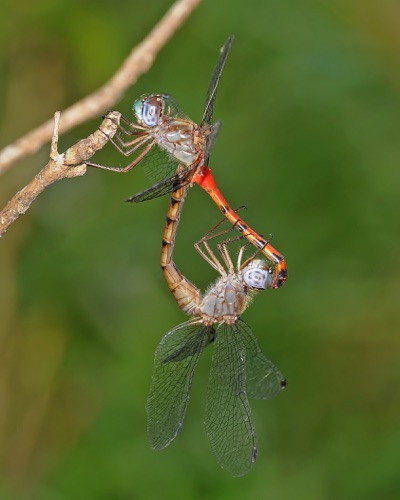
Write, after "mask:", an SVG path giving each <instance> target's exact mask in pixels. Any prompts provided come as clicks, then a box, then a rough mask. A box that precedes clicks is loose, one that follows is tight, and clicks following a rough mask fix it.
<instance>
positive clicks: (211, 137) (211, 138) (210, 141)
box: [204, 122, 222, 167]
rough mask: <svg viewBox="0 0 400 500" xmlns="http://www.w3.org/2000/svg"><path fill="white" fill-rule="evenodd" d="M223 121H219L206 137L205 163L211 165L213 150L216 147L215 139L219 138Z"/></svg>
mask: <svg viewBox="0 0 400 500" xmlns="http://www.w3.org/2000/svg"><path fill="white" fill-rule="evenodd" d="M221 127H222V122H217V123H214V125H212V127H211V128H210V133H209V134H208V135H207V139H206V149H205V151H204V165H207V167H208V166H209V162H210V155H211V151H212V149H213V147H214V144H215V141H216V140H217V137H218V134H219V132H220V130H221Z"/></svg>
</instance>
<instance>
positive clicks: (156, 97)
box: [133, 94, 164, 127]
mask: <svg viewBox="0 0 400 500" xmlns="http://www.w3.org/2000/svg"><path fill="white" fill-rule="evenodd" d="M163 111H164V96H162V95H160V94H144V95H142V96H140V97H139V99H136V101H135V102H134V104H133V112H134V113H135V117H136V119H137V121H138V123H139V124H141V125H144V126H145V127H156V126H157V125H158V124H159V121H160V118H161V116H162V115H163Z"/></svg>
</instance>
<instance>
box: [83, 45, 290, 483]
mask: <svg viewBox="0 0 400 500" xmlns="http://www.w3.org/2000/svg"><path fill="white" fill-rule="evenodd" d="M232 42H233V37H230V38H229V39H228V40H227V42H226V43H225V45H224V46H223V48H222V49H221V53H220V57H219V60H218V63H217V66H216V68H215V70H214V72H213V75H212V78H211V81H210V85H209V88H208V92H207V96H206V104H205V111H204V114H203V118H202V121H201V123H200V125H198V124H196V123H194V122H193V121H191V120H189V119H188V118H186V117H185V116H184V115H183V114H182V113H181V111H180V110H179V108H178V107H177V106H176V104H175V103H174V101H173V100H172V99H171V97H170V96H168V95H164V94H149V95H144V96H142V97H141V98H139V99H138V100H136V101H135V103H134V106H133V111H134V115H135V121H133V122H131V121H128V120H127V119H126V118H123V117H122V118H121V123H120V124H119V126H118V128H119V130H118V133H117V135H116V136H115V137H114V138H113V139H112V140H111V141H112V143H113V144H114V146H115V147H116V148H117V149H118V151H119V152H120V153H122V154H123V155H125V156H127V157H128V156H129V157H132V158H133V161H131V163H130V164H129V165H127V166H126V167H110V166H104V165H99V164H95V163H87V164H88V165H89V166H92V167H97V168H103V169H107V170H113V171H117V172H128V171H129V170H131V169H132V168H134V167H135V166H136V165H137V164H139V163H140V164H141V165H142V166H143V168H144V169H145V171H146V172H147V173H148V175H149V176H150V177H151V178H152V179H153V180H155V182H156V183H155V184H154V185H153V186H152V187H151V188H149V189H147V190H146V191H143V192H142V193H139V194H137V195H135V196H132V197H131V198H129V200H128V201H131V202H141V201H145V200H149V199H153V198H156V197H158V196H161V195H164V194H167V193H171V192H172V198H171V203H170V206H169V209H168V213H167V220H166V224H165V229H164V234H163V239H162V252H161V267H162V270H163V272H164V275H165V278H166V281H167V284H168V287H169V289H170V290H171V292H172V294H173V295H174V297H175V300H176V301H177V303H178V306H179V307H180V308H181V309H182V310H183V311H184V312H185V313H187V314H189V315H190V316H191V317H192V318H191V319H190V320H189V321H187V322H185V323H183V324H181V325H179V326H177V327H175V328H173V329H172V330H171V331H169V332H168V333H167V334H166V335H165V336H164V337H163V339H162V340H161V342H160V344H159V346H158V348H157V350H156V353H155V361H154V369H153V377H152V383H151V388H150V393H149V396H148V399H147V416H148V436H149V440H150V443H151V446H152V447H153V448H154V449H156V450H160V449H162V448H165V447H166V446H168V445H169V444H170V443H171V442H172V441H173V440H174V439H175V437H176V436H177V435H178V434H179V432H180V430H181V428H182V425H183V420H184V417H185V413H186V408H187V405H188V401H189V396H190V390H191V385H192V380H193V375H194V371H195V368H196V365H197V362H198V360H199V357H200V355H201V353H202V352H203V351H204V349H205V348H206V347H207V346H208V345H209V344H213V348H214V351H213V356H212V361H211V371H210V375H209V382H208V388H207V396H206V410H205V418H204V424H205V428H206V433H207V436H208V439H209V442H210V445H211V448H212V450H213V452H214V455H215V457H216V459H217V461H218V463H219V464H220V465H221V467H222V468H224V469H225V470H226V471H227V472H229V473H230V474H232V475H234V476H241V475H243V474H245V473H247V472H248V471H249V470H250V469H251V467H252V466H253V464H254V462H255V460H256V458H257V439H256V432H255V426H254V421H253V418H252V414H251V409H250V405H249V401H248V399H249V398H255V399H270V398H272V397H274V396H276V395H277V394H278V393H279V392H280V391H281V390H282V389H283V388H284V387H285V385H286V382H285V379H284V377H283V376H282V374H281V372H280V371H279V369H278V368H277V367H276V366H275V365H274V364H273V363H272V362H271V361H270V360H269V359H268V358H267V357H266V356H265V355H264V354H263V353H262V351H261V349H260V346H259V344H258V342H257V339H256V337H255V336H254V334H253V332H252V331H251V329H250V328H249V326H248V325H247V324H246V323H245V322H244V321H243V320H242V319H241V318H240V317H241V314H242V313H243V312H244V311H245V309H246V308H247V307H248V305H249V303H250V301H251V299H252V298H253V296H254V295H255V294H256V293H257V292H258V291H260V290H266V289H269V288H279V287H281V286H282V285H283V284H284V282H285V280H286V277H287V270H286V263H285V259H284V258H283V256H282V255H281V254H280V253H279V252H278V251H277V250H276V249H275V248H273V247H272V245H271V244H270V243H269V242H268V241H267V240H265V239H264V238H263V237H262V236H260V235H259V234H258V233H257V232H255V231H254V230H253V229H251V228H250V227H249V226H248V225H247V224H246V223H245V222H244V220H243V219H241V218H240V217H239V216H238V214H237V212H236V211H235V210H233V209H232V208H231V207H230V206H229V204H228V203H227V201H226V200H225V198H224V197H223V196H222V194H221V192H220V190H219V189H218V187H217V185H216V183H215V180H214V178H213V176H212V173H211V170H210V169H209V167H208V164H209V158H210V153H211V150H212V148H213V146H214V143H215V140H216V138H217V135H218V133H219V131H220V128H221V122H217V123H214V124H213V123H212V118H213V109H214V103H215V98H216V92H217V87H218V84H219V81H220V78H221V75H222V72H223V69H224V66H225V62H226V59H227V57H228V53H229V50H230V47H231V44H232ZM194 184H198V185H199V186H201V187H202V188H203V189H205V190H206V192H208V194H209V195H210V196H211V198H212V199H213V200H214V202H215V203H216V204H217V206H218V207H219V209H220V210H221V212H222V213H223V215H224V216H225V217H226V219H227V220H228V221H229V222H230V223H231V224H233V226H232V228H231V229H229V230H228V231H231V230H237V231H238V233H239V234H238V236H237V237H226V238H225V239H222V240H221V237H223V236H224V235H225V234H226V233H227V232H228V231H221V230H220V231H217V227H218V226H219V225H217V226H216V227H215V228H213V229H212V230H211V231H209V232H208V233H207V234H206V235H205V236H204V237H203V238H202V239H201V240H199V241H198V242H197V243H196V244H195V248H196V250H197V251H198V252H199V253H200V255H201V256H202V257H203V258H204V260H205V261H206V262H207V263H208V264H210V265H211V266H212V267H213V268H214V269H215V270H216V271H217V272H218V273H219V274H220V277H219V278H218V280H217V281H216V282H215V283H214V284H213V285H212V286H211V287H210V288H209V289H208V291H207V293H205V294H204V295H202V293H201V291H200V290H199V289H198V288H197V287H196V286H195V285H193V284H192V283H191V282H190V281H189V280H188V279H187V278H185V276H183V274H182V273H181V272H180V271H179V269H178V267H177V266H176V264H175V263H174V261H173V251H174V244H175V237H176V233H177V230H178V226H179V220H180V216H181V212H182V208H183V202H184V200H185V198H186V195H187V193H188V190H189V188H190V187H192V186H193V185H194ZM216 237H218V238H219V240H218V241H219V242H218V244H217V250H218V252H219V255H220V258H218V257H217V254H216V252H215V251H214V250H213V249H212V247H211V243H212V240H214V238H216ZM244 239H246V240H247V243H246V244H243V245H242V246H241V248H240V249H239V253H238V258H237V263H236V267H235V265H234V263H233V261H232V258H231V256H230V252H229V249H230V248H231V245H232V244H233V242H234V241H238V240H240V241H241V240H244ZM250 244H252V245H253V246H255V247H256V249H257V250H256V251H254V252H253V254H252V255H251V256H250V257H248V258H245V252H246V251H247V250H248V248H249V245H250ZM260 254H263V258H259V256H260Z"/></svg>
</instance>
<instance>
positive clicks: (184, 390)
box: [146, 320, 214, 450]
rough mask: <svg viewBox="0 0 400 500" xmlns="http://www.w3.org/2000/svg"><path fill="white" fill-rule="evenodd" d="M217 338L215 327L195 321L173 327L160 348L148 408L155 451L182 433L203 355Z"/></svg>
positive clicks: (150, 435)
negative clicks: (195, 371) (195, 374)
mask: <svg viewBox="0 0 400 500" xmlns="http://www.w3.org/2000/svg"><path fill="white" fill-rule="evenodd" d="M213 339H214V329H213V327H204V326H202V324H201V323H200V322H199V320H191V321H187V322H186V323H183V324H181V325H179V326H177V327H175V328H173V329H172V330H171V331H170V332H168V333H167V334H166V335H165V336H164V337H163V338H162V340H161V342H160V344H159V345H158V347H157V349H156V353H155V358H154V368H153V377H152V382H151V387H150V392H149V395H148V398H147V405H146V409H147V432H148V437H149V441H150V445H151V446H152V448H153V449H155V450H161V449H162V448H165V447H166V446H168V445H169V444H170V443H171V441H173V439H174V438H175V437H176V436H177V435H178V434H179V432H180V430H181V428H182V425H183V420H184V417H185V413H186V408H187V405H188V402H189V396H190V389H191V386H192V380H193V374H194V370H195V368H196V365H197V362H198V360H199V356H200V354H201V352H202V351H203V349H204V348H205V347H206V346H207V345H208V344H209V343H210V342H212V341H213Z"/></svg>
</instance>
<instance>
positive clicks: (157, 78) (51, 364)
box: [0, 0, 400, 500]
mask: <svg viewBox="0 0 400 500" xmlns="http://www.w3.org/2000/svg"><path fill="white" fill-rule="evenodd" d="M170 3H171V2H170V1H165V0H162V1H161V0H159V1H158V2H146V4H144V3H143V2H139V1H137V0H132V1H130V2H128V1H120V2H118V4H115V3H114V4H113V3H112V2H99V1H96V2H95V1H88V2H85V3H82V2H78V1H75V0H69V1H65V0H58V1H57V2H54V1H53V2H50V1H48V0H37V1H36V2H27V1H25V2H24V1H23V0H16V1H14V2H10V1H7V0H6V2H5V3H4V2H3V5H2V15H1V17H0V120H1V121H0V127H1V135H0V137H1V142H2V145H6V144H8V143H9V142H10V141H12V140H13V139H16V138H18V137H19V136H20V135H22V134H23V133H25V132H27V131H29V130H30V129H31V128H32V127H34V126H35V125H38V124H40V123H42V122H43V121H44V120H45V119H47V118H48V117H50V116H51V115H52V114H53V113H54V111H55V110H57V109H63V108H65V107H66V106H68V105H70V104H71V103H73V102H75V101H76V100H77V99H79V98H81V97H82V96H84V95H86V94H87V93H89V92H91V91H92V90H94V89H95V88H97V87H98V86H99V85H101V84H102V83H103V82H104V81H105V80H106V79H108V78H109V76H110V75H111V74H112V73H113V72H114V71H115V69H116V68H117V67H118V66H119V65H120V63H121V61H122V60H123V59H124V57H125V56H126V55H127V54H128V52H129V50H130V49H131V47H132V46H133V45H134V44H136V43H137V42H139V41H140V40H141V39H142V37H143V36H144V35H145V34H146V33H147V32H148V30H149V29H150V28H151V27H152V26H153V25H154V23H155V22H156V21H157V20H158V19H159V18H160V17H161V15H162V14H163V13H164V12H165V11H166V9H167V7H168V6H169V5H170ZM399 19H400V7H399V4H398V3H397V2H394V1H390V0H385V1H382V0H379V1H378V0H346V1H343V0H338V1H336V2H328V1H324V0H296V1H290V0H289V1H287V2H279V1H276V0H267V1H265V2H257V1H256V0H247V1H246V2H241V1H238V0H231V1H230V2H215V1H214V2H213V1H210V0H208V1H207V0H206V1H204V3H203V5H202V6H201V7H200V8H199V9H198V10H197V11H196V12H195V13H194V15H192V17H191V18H190V19H189V21H188V22H187V24H186V25H185V26H184V27H183V28H182V29H181V30H180V31H179V33H178V34H177V35H176V36H175V37H174V38H173V40H172V42H171V43H170V44H168V46H167V47H165V49H164V50H163V51H162V53H161V55H160V56H159V58H158V59H157V61H156V63H155V64H154V66H153V68H152V69H151V71H150V72H149V73H148V74H146V75H145V76H144V77H142V78H141V79H140V81H139V82H138V83H137V85H136V86H135V87H134V88H132V89H131V90H130V91H129V92H128V93H127V95H126V96H125V98H124V99H123V100H122V101H121V102H120V103H119V104H118V105H117V106H116V109H118V110H120V111H122V112H123V113H124V114H125V115H127V116H129V113H130V108H131V104H132V101H133V100H134V99H135V98H136V97H137V96H138V95H140V94H142V93H144V92H148V91H151V92H158V91H160V92H168V93H171V94H172V95H174V96H175V98H176V100H177V101H178V102H179V103H180V104H181V107H182V108H183V109H184V110H185V111H186V112H187V114H188V115H189V116H191V117H192V118H193V119H195V120H198V119H199V118H200V116H201V110H202V106H203V99H204V94H205V91H206V88H207V84H208V80H209V77H210V74H211V71H212V68H213V66H214V64H215V62H216V59H217V56H218V49H219V48H220V46H221V45H222V44H223V42H224V41H225V39H226V38H227V36H228V35H229V34H231V33H234V34H235V35H236V40H235V43H234V46H233V49H232V52H231V55H230V57H229V61H228V64H227V67H226V71H225V74H224V76H223V79H222V82H221V86H220V91H219V95H218V100H217V106H216V113H215V117H216V118H217V119H222V120H223V122H224V128H223V131H222V133H221V136H220V138H219V140H218V143H217V146H216V148H215V150H214V154H213V158H212V165H213V166H214V173H215V176H216V178H217V180H218V182H219V184H220V185H221V187H222V189H223V191H224V193H225V195H226V197H227V199H228V200H230V201H231V203H232V205H233V206H239V205H241V204H244V203H245V204H247V205H248V207H249V210H248V211H247V213H246V214H245V218H246V219H247V221H248V222H249V223H250V224H251V225H252V226H253V227H254V228H255V229H257V230H258V231H260V232H263V233H264V234H269V233H273V235H274V242H273V243H274V245H275V246H276V247H277V248H278V249H280V250H281V251H282V252H283V253H284V255H285V257H286V258H287V262H288V267H289V273H290V274H289V280H288V282H287V285H286V286H285V287H284V288H283V289H281V290H279V291H274V292H266V293H265V294H261V295H260V296H259V297H258V298H257V299H256V301H255V303H254V304H253V306H252V307H251V309H249V311H248V312H247V313H246V315H245V319H246V320H247V322H248V323H249V324H250V325H251V326H252V328H253V330H254V332H255V333H256V334H257V336H258V338H259V340H260V343H261V345H262V346H263V349H264V350H265V351H266V352H267V353H268V355H269V356H270V357H271V359H273V360H274V361H275V362H276V363H277V364H278V365H279V366H280V368H281V369H282V371H283V372H284V373H285V375H286V377H287V379H288V388H287V390H286V392H284V393H283V394H282V395H280V396H279V397H278V398H277V399H276V400H273V401H270V402H254V403H253V404H252V408H253V412H254V415H255V420H256V425H257V430H258V434H259V441H260V453H259V460H258V462H257V464H256V466H255V467H254V470H253V471H252V472H251V473H250V474H249V475H247V476H246V477H244V478H241V479H233V478H231V477H229V476H227V475H226V474H225V473H224V472H223V471H221V470H220V469H219V468H218V466H217V465H216V463H215V461H214V459H213V457H212V455H211V452H210V450H209V447H208V443H207V440H206V437H205V434H204V431H203V427H202V418H203V406H204V395H205V387H206V381H207V373H208V364H209V361H210V353H207V354H206V355H205V356H204V359H203V360H202V363H201V364H200V367H199V369H198V373H197V375H196V380H195V383H194V387H193V391H192V399H191V403H190V406H189V411H188V415H187V418H186V421H185V426H184V429H183V432H182V434H181V436H180V437H179V439H177V440H176V442H175V443H174V444H173V445H172V446H171V447H170V448H169V449H167V450H165V451H164V452H160V453H155V452H153V451H151V450H150V449H149V446H148V444H147V441H146V422H145V409H144V407H145V398H146V393H147V390H148V387H149V383H150V376H151V368H152V358H153V353H154V350H155V347H156V345H157V344H158V342H159V340H160V339H161V337H162V335H163V334H164V333H165V332H167V331H168V330H169V329H170V328H172V327H173V326H174V325H176V324H178V323H180V322H182V321H184V319H185V318H184V317H183V315H182V314H181V312H180V311H179V310H178V309H177V307H176V305H175V303H174V301H173V299H172V297H171V296H170V294H169V292H168V290H167V287H166V285H165V283H164V282H163V277H162V274H161V272H160V270H159V264H158V259H159V251H160V240H161V233H162V228H163V224H164V218H165V212H166V208H167V204H168V200H167V199H159V200H155V201H154V202H152V203H148V204H143V205H141V206H131V205H128V204H124V203H123V200H124V199H126V198H127V197H128V196H129V195H132V194H134V193H136V192H138V191H139V190H141V189H142V188H144V187H146V186H147V185H148V181H147V180H146V179H145V177H144V175H143V174H142V172H141V171H140V169H138V170H135V171H134V172H131V173H130V174H127V175H115V174H113V173H109V172H101V171H89V172H88V173H87V175H85V176H84V178H78V179H75V180H71V181H64V182H62V183H59V185H54V186H52V187H51V188H50V189H48V190H47V192H45V194H44V195H42V196H41V197H40V199H39V200H38V201H37V202H35V203H34V205H33V206H32V208H31V210H30V211H29V213H28V214H27V215H26V216H25V217H23V218H22V219H21V220H19V221H18V223H17V224H15V225H14V226H13V227H12V228H11V229H10V230H9V232H8V233H7V234H6V235H5V237H4V238H3V240H2V241H1V245H0V276H1V286H0V469H1V471H0V498H2V499H3V498H4V499H11V500H12V499H24V498H29V499H40V500H54V499H55V500H59V499H60V500H64V499H70V498H73V499H80V498H82V499H83V498H84V499H139V498H140V499H153V498H164V499H172V498H173V499H187V498H193V499H201V498H214V499H225V498H229V499H235V498H238V499H239V498H244V497H245V498H247V499H256V498H271V499H272V498H273V499H274V500H281V499H292V498H296V499H303V498H304V499H307V500H310V499H338V498H340V499H354V498H357V499H376V498H380V499H395V498H399V494H400V479H399V478H400V476H399V463H400V452H399V450H400V430H399V417H400V405H399V382H400V376H399V368H398V367H399V335H398V333H399V314H398V310H399V291H400V266H399V250H400V236H399V217H398V214H399V208H400V196H399V181H400V174H399V164H400V147H399V131H400V65H399V60H400V31H399V29H398V23H399ZM99 122H100V120H97V121H93V122H92V123H88V124H85V125H84V126H81V127H79V128H78V129H76V130H74V131H73V132H71V133H69V134H68V135H66V136H64V137H63V138H62V140H61V147H60V150H61V151H62V150H64V149H65V148H66V147H68V146H69V145H70V144H72V143H74V142H75V141H76V140H78V139H80V138H82V137H84V136H86V135H87V134H89V133H90V132H91V131H93V129H94V128H95V127H96V126H97V124H98V123H99ZM47 155H48V148H44V149H43V150H42V151H41V152H40V153H39V154H37V155H36V156H35V157H33V158H29V159H27V160H25V161H23V162H21V163H20V164H18V165H16V166H15V167H14V168H13V169H12V171H10V172H9V173H7V174H6V175H4V176H3V177H2V179H1V198H2V203H3V204H5V203H6V201H7V200H8V199H9V197H10V196H11V195H12V194H13V193H14V192H15V191H16V190H18V189H19V188H21V187H22V186H23V185H24V184H25V183H26V182H27V180H28V179H30V178H31V177H32V176H33V175H34V173H36V172H37V171H38V170H39V169H40V168H41V166H42V165H44V163H45V162H46V157H47ZM98 159H100V158H98ZM101 159H102V160H104V161H108V163H109V164H110V163H111V164H112V163H114V164H115V163H116V162H118V161H119V158H118V156H117V155H116V154H115V152H114V151H113V150H112V148H111V147H110V148H109V149H108V150H107V151H106V152H105V153H104V155H103V157H102V158H101ZM218 218H219V214H218V212H217V211H216V209H215V207H214V206H213V205H212V203H211V201H210V200H209V199H208V197H207V195H206V194H205V193H204V192H202V191H201V190H199V189H197V188H195V189H193V190H192V191H191V193H190V196H189V198H188V200H187V203H186V207H185V210H184V214H183V221H182V226H181V230H180V233H179V235H178V241H177V254H176V261H177V263H178V264H179V265H180V266H181V268H182V270H183V271H184V272H185V273H186V274H187V275H188V276H189V277H190V279H192V280H193V281H194V282H195V283H196V284H198V285H199V286H201V287H203V288H204V287H206V286H207V285H208V283H209V282H211V281H212V280H213V279H214V277H215V274H214V273H213V272H212V270H211V269H209V268H208V266H207V265H206V264H205V263H204V262H203V261H202V260H201V259H200V257H199V256H198V255H197V254H196V252H195V251H194V249H193V247H192V244H193V243H194V241H196V240H197V239H198V238H199V237H201V236H202V235H203V234H204V232H205V231H206V230H207V229H209V228H210V227H211V226H212V225H213V224H214V223H215V222H216V221H217V220H218Z"/></svg>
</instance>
